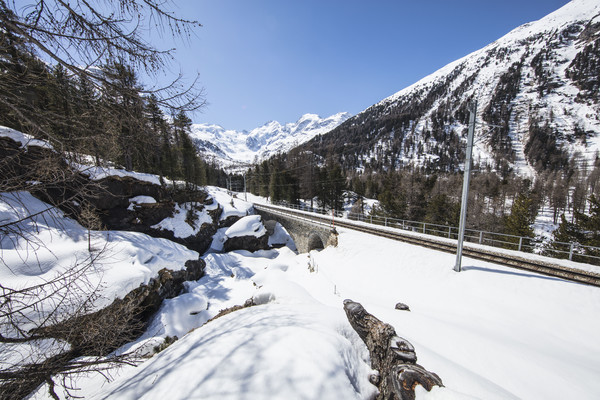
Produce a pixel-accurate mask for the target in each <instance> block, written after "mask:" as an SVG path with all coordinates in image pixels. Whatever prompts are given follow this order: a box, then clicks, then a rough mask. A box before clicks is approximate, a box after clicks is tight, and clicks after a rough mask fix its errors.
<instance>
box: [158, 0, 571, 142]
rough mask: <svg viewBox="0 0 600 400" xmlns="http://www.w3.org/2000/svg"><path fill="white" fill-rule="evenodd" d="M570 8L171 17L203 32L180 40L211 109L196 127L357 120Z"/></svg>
mask: <svg viewBox="0 0 600 400" xmlns="http://www.w3.org/2000/svg"><path fill="white" fill-rule="evenodd" d="M567 2H568V1H567V0H503V1H488V0H454V1H448V0H421V1H407V0H389V1H388V0H371V1H366V0H363V1H358V0H343V1H342V0H320V1H316V0H296V1H290V0H210V1H209V0H177V1H173V6H172V9H173V11H174V12H175V13H177V14H178V15H180V16H183V17H185V18H189V19H195V20H198V21H199V22H200V23H202V25H203V27H202V28H199V29H197V31H196V32H195V35H194V36H193V37H192V38H191V40H189V41H188V42H186V43H181V41H179V42H177V43H175V46H176V47H177V51H176V53H175V56H176V60H175V62H174V63H173V64H172V65H171V67H170V68H171V69H172V71H173V72H175V73H177V72H179V71H180V70H181V71H182V72H183V73H184V74H185V75H187V76H189V77H192V76H194V75H195V74H196V72H199V73H200V81H201V83H202V86H204V88H205V91H206V99H207V101H208V103H209V104H208V106H207V107H205V108H204V109H203V110H202V111H201V112H198V113H196V114H195V115H191V117H192V120H193V121H194V122H196V123H213V124H219V125H222V126H223V127H225V128H228V129H237V130H242V129H253V128H255V127H258V126H260V125H262V124H264V123H265V122H267V121H270V120H277V121H279V122H281V123H286V122H294V121H296V120H297V119H298V118H299V117H300V116H301V115H302V114H305V113H315V114H319V115H321V116H322V117H326V116H329V115H331V114H334V113H337V112H341V111H348V112H350V113H352V114H356V113H358V112H360V111H362V110H364V109H365V108H367V107H369V106H370V105H372V104H374V103H376V102H378V101H380V100H382V99H384V98H385V97H387V96H390V95H392V94H394V93H396V92H397V91H399V90H401V89H403V88H404V87H406V86H409V85H411V84H412V83H414V82H416V81H417V80H419V79H421V78H423V77H424V76H427V75H429V74H430V73H432V72H434V71H435V70H437V69H439V68H441V67H443V66H444V65H446V64H448V63H450V62H452V61H454V60H456V59H458V58H460V57H463V56H465V55H467V54H469V53H470V52H472V51H475V50H477V49H479V48H481V47H484V46H485V45H487V44H489V43H491V42H493V41H494V40H496V39H498V38H500V37H501V36H503V35H504V34H506V33H508V32H509V31H510V30H512V29H514V28H516V27H517V26H519V25H522V24H523V23H526V22H529V21H533V20H537V19H540V18H542V17H543V16H545V15H547V14H549V13H550V12H552V11H554V10H556V9H558V8H560V7H562V6H563V5H564V4H566V3H567ZM168 45H169V46H173V43H170V44H168ZM161 46H162V45H161Z"/></svg>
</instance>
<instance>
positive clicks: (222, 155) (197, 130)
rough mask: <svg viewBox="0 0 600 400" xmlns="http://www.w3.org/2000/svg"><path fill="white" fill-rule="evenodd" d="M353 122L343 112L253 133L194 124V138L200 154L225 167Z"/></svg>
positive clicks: (274, 125)
mask: <svg viewBox="0 0 600 400" xmlns="http://www.w3.org/2000/svg"><path fill="white" fill-rule="evenodd" d="M348 118H350V114H348V113H346V112H341V113H337V114H334V115H332V116H330V117H327V118H321V117H320V116H318V115H316V114H304V115H303V116H302V117H300V119H298V121H296V122H290V123H287V124H281V123H279V122H277V121H269V122H267V123H266V124H264V125H263V126H260V127H258V128H255V129H252V130H251V131H246V130H244V131H236V130H230V129H225V128H223V127H222V126H220V125H211V124H194V125H192V132H191V137H192V140H194V142H195V144H196V146H197V147H198V149H199V150H200V152H202V153H204V155H205V156H207V157H209V158H214V159H215V160H216V161H217V162H220V163H221V164H224V165H229V164H233V163H235V162H243V163H249V162H253V161H255V160H258V159H264V158H267V157H269V156H271V155H273V154H275V153H277V152H286V151H288V150H290V149H291V148H293V147H295V146H298V145H300V144H302V143H304V142H307V141H309V140H310V139H312V138H313V137H315V136H317V135H322V134H325V133H327V132H329V131H330V130H332V129H334V128H335V127H337V126H338V125H340V124H341V123H342V122H344V121H346V120H347V119H348Z"/></svg>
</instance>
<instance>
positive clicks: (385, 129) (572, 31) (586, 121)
mask: <svg viewBox="0 0 600 400" xmlns="http://www.w3.org/2000/svg"><path fill="white" fill-rule="evenodd" d="M598 23H600V2H598V1H597V0H573V1H571V2H569V3H568V4H566V5H565V6H563V7H561V8H560V9H558V10H557V11H555V12H553V13H551V14H549V15H547V16H546V17H544V18H541V19H539V20H538V21H533V22H530V23H527V24H524V25H522V26H520V27H517V28H515V29H513V30H512V31H511V32H509V33H507V34H506V35H504V36H503V37H501V38H499V39H498V40H496V41H495V42H493V43H491V44H489V45H487V46H485V47H484V48H482V49H479V50H477V51H474V52H472V53H471V54H468V55H466V56H464V57H462V58H460V59H458V60H456V61H454V62H452V63H450V64H448V65H446V66H444V67H442V68H440V69H439V70H437V71H435V72H434V73H432V74H430V75H428V76H426V77H424V78H423V79H421V80H419V81H418V82H416V83H414V84H412V85H410V86H408V87H406V88H404V89H402V90H400V91H398V92H397V93H395V94H393V95H392V96H389V97H387V98H385V99H383V100H381V101H380V102H378V103H377V104H375V105H373V106H371V107H369V108H367V109H366V110H364V111H363V112H361V113H359V114H358V115H356V116H355V117H353V118H352V119H350V121H348V123H347V124H344V125H343V126H342V127H341V128H342V132H341V133H342V135H344V132H343V127H344V126H352V127H353V131H355V132H354V133H353V134H354V135H361V136H365V135H366V136H370V135H376V136H377V138H379V140H378V141H375V142H374V143H373V145H372V148H371V149H370V150H369V152H367V153H365V154H364V155H363V156H362V158H363V159H364V160H369V159H371V158H372V157H375V158H377V157H378V154H379V153H381V152H382V151H386V149H390V148H392V147H393V148H395V149H396V150H395V151H396V153H395V154H387V156H388V157H391V158H394V163H393V164H394V165H407V164H415V165H422V164H423V163H424V162H425V161H424V160H426V161H428V160H429V161H430V162H431V163H432V164H435V162H437V160H439V159H440V158H446V161H445V163H446V165H444V167H446V168H449V169H453V168H455V167H456V165H457V164H459V163H460V162H461V161H460V160H454V159H451V161H450V162H448V161H447V159H448V157H447V155H448V151H449V152H450V153H451V154H452V153H455V152H456V149H449V147H448V146H449V145H448V142H449V141H440V140H438V139H436V138H432V137H431V135H430V133H431V132H432V131H433V130H435V129H437V130H438V136H440V135H441V134H439V132H440V131H441V128H439V126H440V123H442V124H445V125H444V127H443V128H444V129H445V130H446V133H452V132H453V134H456V135H459V136H461V137H462V135H463V133H464V132H466V121H465V118H462V117H461V115H464V114H465V112H464V109H465V104H466V103H467V102H468V101H469V100H470V99H477V100H478V115H477V120H478V122H479V123H480V125H479V127H478V129H477V130H476V136H477V137H476V146H475V149H474V153H475V154H474V157H475V159H476V160H477V161H478V162H480V163H481V164H482V165H489V166H490V167H492V168H496V166H497V164H498V162H497V160H498V159H499V158H503V157H505V156H506V154H504V153H502V152H501V151H500V150H499V149H498V146H497V145H494V143H496V144H497V142H498V139H497V138H498V136H496V138H495V139H491V137H492V136H493V134H494V132H495V134H496V135H498V131H497V130H496V131H495V130H494V129H495V128H494V126H493V125H494V123H495V124H496V125H498V122H499V121H498V118H506V120H505V121H503V123H506V124H507V125H508V132H507V133H505V134H504V135H506V136H507V137H506V139H507V140H506V141H507V142H510V143H509V145H508V148H509V151H511V152H514V157H513V158H509V159H507V161H508V163H509V165H510V167H511V168H513V169H514V170H515V171H517V173H519V174H521V175H527V176H534V175H535V172H534V165H533V164H532V161H531V160H530V159H528V154H526V151H525V149H526V146H527V144H528V141H529V139H530V132H529V128H530V123H531V121H537V124H538V126H548V127H549V128H550V129H552V131H553V132H556V136H557V141H556V150H557V153H558V152H562V153H564V154H565V156H569V157H577V158H579V160H578V162H580V163H582V164H585V163H587V166H588V167H590V166H591V165H592V162H593V161H594V160H595V157H596V153H597V152H598V151H599V150H600V102H599V101H598V98H597V93H596V92H594V90H596V89H593V87H594V86H593V85H592V84H591V83H586V81H585V79H588V80H590V82H592V81H593V74H595V73H596V72H595V71H596V70H595V69H594V68H595V67H593V66H594V65H596V63H597V61H596V60H597V58H598V57H599V55H597V54H596V53H597V52H596V53H594V51H592V50H590V49H589V47H590V46H592V44H593V43H594V41H597V40H598V38H599V37H600V32H599V31H598ZM577 57H579V61H577V60H578V59H577ZM575 61H577V62H575ZM582 66H583V67H582ZM586 76H589V77H588V78H586ZM502 109H503V110H505V111H504V114H502V115H500V114H501V113H500V112H499V110H502ZM492 114H494V116H492ZM407 117H408V118H410V121H409V122H410V123H406V122H407V121H405V119H406V118H407ZM440 121H441V122H440ZM367 122H369V123H367ZM405 123H406V124H405ZM486 124H489V125H486ZM374 126H375V127H374ZM363 127H364V128H363ZM366 127H370V128H369V129H372V131H366V129H367V128H366ZM436 127H437V128H436ZM357 129H358V131H357ZM339 133H340V132H338V134H339ZM433 133H434V135H433V136H435V132H433ZM390 136H393V137H395V138H396V142H394V143H391V141H390V140H388V139H387V138H388V137H390ZM351 138H352V136H351V132H349V133H347V137H343V136H342V140H347V141H348V140H351ZM462 139H463V140H464V137H462ZM503 140H505V139H504V138H503ZM494 141H495V142H494ZM419 143H421V144H422V146H418V144H419ZM463 146H464V144H463ZM378 152H379V153H378ZM388 153H389V152H388ZM450 158H451V157H450ZM529 158H531V157H529ZM534 158H535V157H534ZM358 167H360V166H358Z"/></svg>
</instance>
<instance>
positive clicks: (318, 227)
mask: <svg viewBox="0 0 600 400" xmlns="http://www.w3.org/2000/svg"><path fill="white" fill-rule="evenodd" d="M254 210H255V212H256V213H257V214H259V215H260V216H261V217H262V219H263V223H264V224H265V227H266V228H267V230H268V231H269V233H272V232H273V229H274V225H275V222H279V223H280V224H281V225H283V227H284V228H285V229H286V230H287V231H288V233H289V234H290V236H291V237H292V239H294V243H295V244H296V248H297V250H298V252H299V253H308V252H309V251H311V250H320V249H323V248H325V247H326V246H337V235H338V234H337V232H336V231H335V229H333V227H332V226H331V224H329V223H325V222H322V221H319V220H313V219H311V218H310V215H308V214H307V215H306V216H302V215H298V213H297V212H293V213H291V212H288V211H286V210H285V209H280V208H276V207H270V206H264V205H258V204H255V205H254Z"/></svg>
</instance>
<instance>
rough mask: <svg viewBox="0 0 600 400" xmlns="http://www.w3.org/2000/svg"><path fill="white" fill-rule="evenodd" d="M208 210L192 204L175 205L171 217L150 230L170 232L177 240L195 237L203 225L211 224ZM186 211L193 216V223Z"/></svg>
mask: <svg viewBox="0 0 600 400" xmlns="http://www.w3.org/2000/svg"><path fill="white" fill-rule="evenodd" d="M208 210H209V209H208V208H206V207H204V206H199V207H198V206H197V205H195V204H194V203H181V204H175V207H174V212H173V216H172V217H167V218H165V219H163V220H162V221H160V222H159V223H158V224H156V225H153V226H152V228H154V229H163V230H167V231H171V232H173V234H174V235H175V237H177V238H186V237H189V236H195V235H196V234H198V232H200V229H201V228H202V225H203V224H211V223H212V222H213V220H212V217H211V216H210V215H209V214H208V212H207V211H208ZM188 211H191V213H192V214H193V217H194V219H193V221H192V220H189V215H188Z"/></svg>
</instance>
